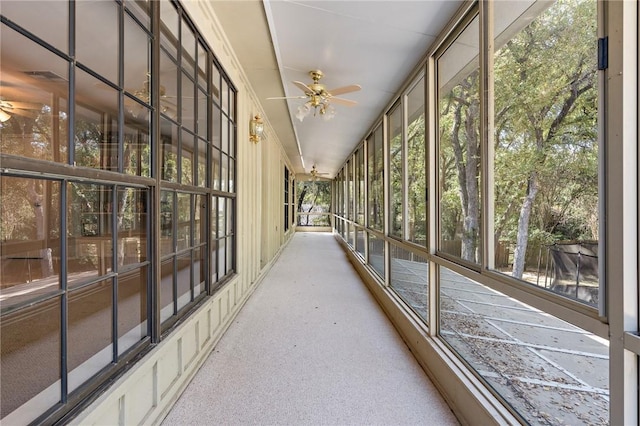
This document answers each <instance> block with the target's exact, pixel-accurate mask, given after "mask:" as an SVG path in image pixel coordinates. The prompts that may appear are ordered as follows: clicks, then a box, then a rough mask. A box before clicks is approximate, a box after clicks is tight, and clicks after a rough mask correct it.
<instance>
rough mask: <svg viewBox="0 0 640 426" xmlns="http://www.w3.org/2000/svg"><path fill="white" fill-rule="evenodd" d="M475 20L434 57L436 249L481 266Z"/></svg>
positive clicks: (477, 74)
mask: <svg viewBox="0 0 640 426" xmlns="http://www.w3.org/2000/svg"><path fill="white" fill-rule="evenodd" d="M478 34H479V33H478V18H477V17H476V18H475V19H473V21H471V23H470V24H469V25H468V26H467V27H466V28H465V29H464V31H462V33H461V34H460V35H459V36H458V38H457V39H456V40H455V41H454V42H453V44H452V45H451V46H449V47H448V48H447V50H446V52H444V53H443V54H442V56H440V57H439V58H438V62H437V66H438V107H439V115H438V127H439V154H438V155H439V159H438V163H439V173H440V174H439V181H440V183H439V185H440V194H439V206H440V212H439V217H440V247H439V248H440V250H441V251H442V252H444V253H447V254H450V255H453V256H456V257H460V258H462V259H463V260H466V261H468V262H479V261H480V256H479V254H480V248H481V245H480V137H479V136H480V99H479V67H478V52H479V50H478Z"/></svg>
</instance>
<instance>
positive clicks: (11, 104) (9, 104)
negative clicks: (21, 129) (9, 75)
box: [0, 101, 42, 111]
mask: <svg viewBox="0 0 640 426" xmlns="http://www.w3.org/2000/svg"><path fill="white" fill-rule="evenodd" d="M0 105H2V107H3V108H20V109H35V110H38V111H40V110H41V109H42V104H39V103H36V102H19V101H0Z"/></svg>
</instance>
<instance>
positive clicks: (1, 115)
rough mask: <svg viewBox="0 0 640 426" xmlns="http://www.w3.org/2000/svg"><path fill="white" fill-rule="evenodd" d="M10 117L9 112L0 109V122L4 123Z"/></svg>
mask: <svg viewBox="0 0 640 426" xmlns="http://www.w3.org/2000/svg"><path fill="white" fill-rule="evenodd" d="M10 118H11V114H9V113H7V112H6V111H5V110H3V109H0V123H4V122H5V121H7V120H8V119H10Z"/></svg>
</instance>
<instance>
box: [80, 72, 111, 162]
mask: <svg viewBox="0 0 640 426" xmlns="http://www.w3.org/2000/svg"><path fill="white" fill-rule="evenodd" d="M75 104H76V121H75V137H74V141H75V146H74V162H75V165H77V166H83V167H91V168H94V169H103V170H111V171H118V169H119V167H118V91H117V90H116V89H114V88H112V87H111V86H108V85H107V84H105V83H103V82H101V81H100V80H98V79H97V78H95V77H92V76H91V75H90V74H88V73H86V72H84V71H82V70H80V69H76V98H75Z"/></svg>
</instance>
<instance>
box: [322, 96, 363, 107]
mask: <svg viewBox="0 0 640 426" xmlns="http://www.w3.org/2000/svg"><path fill="white" fill-rule="evenodd" d="M329 102H331V103H336V104H339V105H344V106H354V105H357V104H358V103H357V102H356V101H352V100H351V99H342V98H334V97H332V98H330V99H329Z"/></svg>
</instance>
